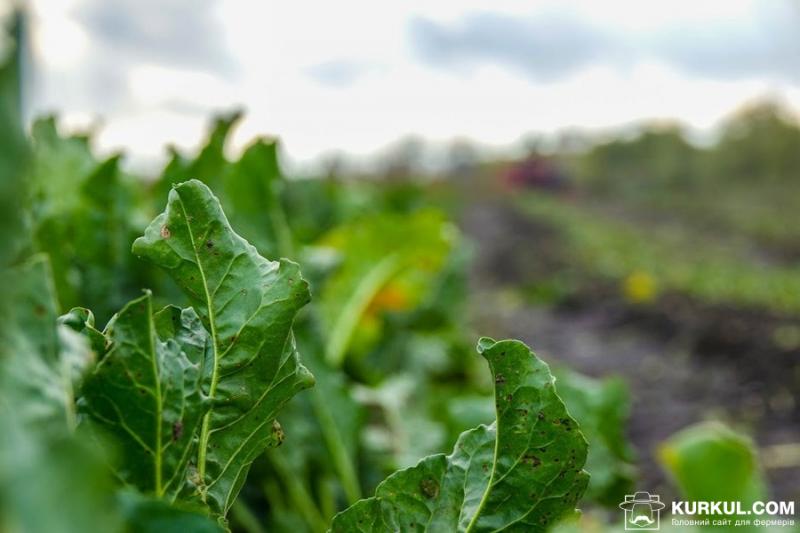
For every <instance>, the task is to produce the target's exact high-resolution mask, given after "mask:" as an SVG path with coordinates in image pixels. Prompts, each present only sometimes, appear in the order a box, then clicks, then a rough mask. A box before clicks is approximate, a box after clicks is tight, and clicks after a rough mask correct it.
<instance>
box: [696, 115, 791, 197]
mask: <svg viewBox="0 0 800 533" xmlns="http://www.w3.org/2000/svg"><path fill="white" fill-rule="evenodd" d="M711 164H712V168H713V171H714V172H715V173H716V174H718V175H719V176H720V177H723V178H725V179H733V180H764V181H772V182H776V181H794V182H797V181H798V180H800V126H798V123H797V122H796V121H795V120H792V119H791V118H790V115H789V113H788V111H787V110H786V109H784V108H782V107H781V106H780V105H778V104H777V103H775V102H761V103H758V104H756V105H753V106H750V107H748V108H745V109H744V110H742V111H741V112H739V113H737V114H736V115H734V116H733V117H732V118H731V119H729V120H728V121H727V122H726V123H725V124H724V126H723V128H722V135H721V137H720V140H719V142H718V143H717V146H716V147H715V148H714V150H713V154H712V158H711Z"/></svg>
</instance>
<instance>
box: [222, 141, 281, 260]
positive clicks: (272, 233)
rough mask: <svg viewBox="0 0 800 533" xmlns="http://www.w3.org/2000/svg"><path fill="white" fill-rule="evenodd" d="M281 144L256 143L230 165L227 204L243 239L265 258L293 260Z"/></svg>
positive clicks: (273, 142)
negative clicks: (282, 169)
mask: <svg viewBox="0 0 800 533" xmlns="http://www.w3.org/2000/svg"><path fill="white" fill-rule="evenodd" d="M282 186H283V179H282V176H281V169H280V165H279V162H278V143H277V142H276V141H268V140H266V139H257V140H256V141H255V142H253V143H252V144H251V145H250V146H248V147H247V149H245V151H244V153H243V154H242V157H241V158H240V159H239V161H237V162H236V163H234V164H233V165H231V167H230V176H228V177H227V178H226V180H225V197H224V204H225V207H226V208H227V209H229V212H230V215H231V222H232V223H233V225H235V226H236V227H237V228H238V230H239V231H240V232H241V234H242V236H243V237H245V238H246V239H247V240H248V241H250V242H252V243H253V244H254V245H255V247H256V248H257V249H258V250H259V251H260V252H261V253H264V254H273V255H277V256H283V257H291V256H293V249H292V248H293V246H292V235H291V231H290V230H289V224H288V222H287V220H286V213H285V212H284V209H283V205H282V203H281V198H280V194H281V190H282Z"/></svg>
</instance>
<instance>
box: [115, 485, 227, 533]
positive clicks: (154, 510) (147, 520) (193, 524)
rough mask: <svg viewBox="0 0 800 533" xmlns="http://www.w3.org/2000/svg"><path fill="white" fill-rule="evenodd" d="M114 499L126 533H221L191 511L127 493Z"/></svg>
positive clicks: (214, 524) (212, 523)
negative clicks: (187, 532)
mask: <svg viewBox="0 0 800 533" xmlns="http://www.w3.org/2000/svg"><path fill="white" fill-rule="evenodd" d="M118 499H119V502H120V507H121V511H122V516H123V517H124V519H125V530H126V531H129V532H130V533H184V532H186V531H191V532H192V533H223V529H222V527H221V526H220V525H219V524H217V523H216V522H214V521H213V520H211V519H210V518H209V517H208V516H205V515H203V514H201V513H199V512H197V511H196V510H194V509H189V508H182V507H178V506H175V505H169V504H167V503H165V502H164V501H163V500H156V499H153V498H148V497H145V496H142V495H141V494H138V493H135V492H130V491H125V492H121V493H120V494H119V498H118Z"/></svg>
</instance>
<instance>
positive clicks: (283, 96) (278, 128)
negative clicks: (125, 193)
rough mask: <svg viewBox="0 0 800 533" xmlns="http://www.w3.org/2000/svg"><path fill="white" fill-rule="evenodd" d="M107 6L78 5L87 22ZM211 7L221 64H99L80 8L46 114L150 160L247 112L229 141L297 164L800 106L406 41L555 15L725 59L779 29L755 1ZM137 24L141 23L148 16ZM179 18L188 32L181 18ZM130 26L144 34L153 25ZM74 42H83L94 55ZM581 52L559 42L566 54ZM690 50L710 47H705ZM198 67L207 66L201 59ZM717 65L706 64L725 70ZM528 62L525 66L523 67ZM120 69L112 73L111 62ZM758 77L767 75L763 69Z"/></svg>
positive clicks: (655, 58)
mask: <svg viewBox="0 0 800 533" xmlns="http://www.w3.org/2000/svg"><path fill="white" fill-rule="evenodd" d="M37 2H39V3H42V2H45V0H37ZM100 2H101V0H84V2H83V4H84V6H83V8H82V9H84V10H85V9H87V5H90V4H95V3H100ZM54 3H58V2H54ZM129 3H130V2H129V1H128V0H125V1H124V2H123V4H125V5H128V4H129ZM73 4H74V2H73ZM114 4H115V3H114V2H109V3H108V5H109V6H112V7H111V8H109V7H105V8H104V9H105V11H104V12H105V13H106V14H108V10H109V9H112V10H113V6H114ZM776 4H777V3H776ZM781 5H782V4H781ZM206 6H207V7H208V10H207V11H205V12H204V13H194V14H193V15H192V17H191V20H194V21H199V22H197V25H198V27H200V26H202V27H212V28H215V30H214V31H216V32H217V33H218V34H217V35H214V36H213V40H211V41H209V42H214V43H215V44H214V49H215V51H214V54H212V55H214V58H207V59H209V61H204V60H203V58H199V57H198V58H194V59H193V60H192V61H188V62H187V61H183V59H181V58H184V57H185V53H186V49H185V47H184V48H182V49H181V51H180V52H181V54H177V52H175V51H174V50H173V51H172V52H168V51H164V53H163V54H159V53H157V51H154V50H153V49H152V48H150V49H148V50H149V51H148V53H147V56H146V57H141V56H137V55H134V54H132V53H126V54H124V55H122V56H120V57H115V56H114V55H110V56H109V55H108V54H105V55H104V54H103V51H102V50H99V49H98V48H97V46H96V42H94V41H92V40H91V39H93V38H94V37H92V35H95V34H96V33H97V32H95V33H91V32H89V31H87V30H86V28H85V27H84V26H81V19H80V18H76V17H75V16H74V10H72V8H70V9H67V8H63V9H62V11H61V12H60V15H59V16H58V17H53V18H52V19H51V20H49V21H48V22H47V23H46V24H42V25H41V26H40V27H39V28H38V29H37V32H36V36H35V37H36V40H37V43H38V45H39V47H40V49H41V54H40V56H41V57H40V59H41V64H40V65H39V68H40V69H41V75H40V76H39V80H40V82H41V87H40V88H39V91H38V95H39V97H38V100H37V101H38V105H39V108H40V109H41V108H43V107H49V108H60V109H64V110H66V111H68V112H69V113H70V114H71V115H72V116H81V117H85V116H86V114H87V113H91V112H92V111H94V112H100V113H102V114H103V115H104V118H105V120H104V124H105V126H104V127H103V128H102V130H101V132H100V133H101V135H100V139H99V141H100V142H99V144H100V146H101V147H106V148H110V147H117V146H128V147H130V150H132V151H133V152H134V153H135V154H138V155H140V156H142V155H143V156H151V155H153V154H155V153H160V150H158V148H159V147H161V146H163V145H164V144H166V143H168V142H175V143H177V144H179V145H182V146H189V145H192V144H193V143H196V142H198V140H199V139H200V138H201V136H202V134H203V131H202V128H201V125H202V124H205V123H206V119H207V118H208V114H209V112H210V110H212V109H229V108H231V107H234V106H237V105H244V106H245V108H246V110H247V115H246V117H245V120H244V122H243V123H242V125H241V127H240V128H239V130H238V131H237V132H236V134H235V141H236V143H237V144H238V145H240V146H241V145H243V144H244V143H246V142H247V141H248V140H249V139H250V138H252V137H253V136H254V135H258V134H273V135H279V136H280V137H281V138H282V139H283V141H284V142H283V145H284V147H285V149H286V150H287V152H288V153H289V155H290V156H291V157H292V158H293V159H294V160H296V161H301V162H303V161H309V160H313V159H314V158H315V157H317V156H319V155H320V154H323V153H326V152H328V151H330V150H331V149H341V150H344V151H346V152H349V153H353V154H360V155H366V154H369V153H371V152H373V151H375V150H378V149H380V148H382V147H384V146H386V145H387V144H389V143H390V142H392V141H394V140H396V139H397V138H399V137H402V136H404V135H407V134H420V135H422V136H423V137H426V138H429V139H433V140H440V141H441V140H446V139H449V138H453V137H469V138H472V139H476V140H478V141H481V142H484V143H487V144H507V143H512V142H515V141H516V140H518V139H519V138H520V137H521V136H523V135H524V134H525V133H527V132H529V131H541V132H555V131H558V130H560V129H562V128H565V127H582V128H605V127H609V126H613V125H618V124H624V123H628V122H631V121H635V120H640V119H643V118H648V117H655V118H665V117H672V118H676V119H679V120H682V121H684V122H686V123H688V124H690V125H693V126H695V127H698V128H709V127H711V126H712V125H713V124H714V123H715V121H717V120H718V119H719V118H721V117H722V116H723V115H724V114H726V113H727V112H729V111H731V110H732V109H733V108H734V107H736V106H737V105H739V104H741V103H742V102H744V101H745V100H747V99H749V98H753V97H756V96H759V95H761V94H764V93H774V94H779V95H784V97H785V98H786V99H787V100H788V101H790V102H792V103H794V104H795V105H800V95H798V92H799V91H798V90H797V85H796V84H795V83H794V82H793V81H792V80H791V79H785V78H780V77H775V76H770V75H767V74H765V72H764V71H763V69H762V70H758V69H756V70H754V71H753V74H752V75H749V76H743V77H742V76H739V77H731V76H718V75H714V73H713V72H710V74H709V75H707V76H706V75H703V72H702V70H703V68H702V66H701V67H697V66H695V65H688V64H687V63H686V62H681V61H679V60H678V59H680V58H678V59H675V58H672V59H670V57H668V55H665V54H661V55H658V54H654V53H652V54H643V55H641V56H638V57H637V58H636V59H635V60H633V61H629V62H627V61H623V62H619V61H616V60H615V61H604V60H603V57H598V56H597V55H596V54H590V55H589V56H587V57H588V59H587V58H584V57H583V56H576V57H581V60H580V61H578V62H577V63H574V64H573V65H572V68H571V69H568V70H565V71H564V72H563V74H561V75H558V76H554V77H550V78H549V79H547V81H545V82H542V81H540V80H537V79H534V78H532V77H531V76H529V75H526V73H525V72H524V71H522V70H520V69H518V68H513V67H511V68H510V67H509V64H508V62H504V61H499V60H492V59H491V58H485V57H484V59H482V60H481V61H477V62H472V63H470V64H469V65H468V68H456V69H450V68H443V67H442V66H441V65H430V64H428V63H426V62H424V61H420V60H419V57H418V50H417V49H415V47H414V46H413V44H414V43H411V42H409V37H410V33H409V27H410V26H411V25H412V21H413V20H415V19H417V20H418V19H420V18H424V19H425V20H429V21H433V22H434V23H435V24H437V25H440V26H441V27H442V28H449V27H458V25H459V24H461V23H462V22H463V21H464V19H465V17H467V16H469V14H470V13H480V12H490V13H492V14H494V16H495V17H497V18H498V20H514V21H523V22H524V20H526V18H527V19H530V18H531V17H534V18H535V17H536V16H542V14H547V13H553V12H557V13H558V15H559V17H561V18H562V19H568V20H575V21H578V22H579V23H580V24H584V25H589V26H590V27H591V28H593V29H595V30H596V31H597V32H598V34H599V35H609V34H610V35H614V36H617V37H618V39H619V40H620V41H621V42H623V43H624V44H625V46H629V47H632V49H633V50H634V51H636V50H638V49H639V48H641V49H644V48H645V47H647V49H648V50H655V49H656V48H657V47H656V46H655V45H654V44H653V43H655V42H656V41H658V39H662V41H659V42H661V43H662V44H660V45H659V46H662V45H663V39H666V40H667V44H668V42H669V39H675V38H676V37H675V35H678V36H680V29H681V28H695V29H696V28H703V29H704V30H705V31H706V33H707V34H708V35H710V36H711V37H710V38H714V39H717V40H716V41H715V42H716V43H717V44H715V46H717V45H718V44H719V43H720V42H721V43H722V45H723V46H724V45H725V39H724V38H725V36H727V35H730V32H731V31H733V32H734V34H735V32H737V31H738V32H740V34H741V32H742V31H745V33H746V32H748V31H751V30H752V28H753V27H760V26H754V25H757V24H759V23H763V20H767V23H769V20H770V19H769V17H766V19H764V14H763V13H762V12H763V11H764V8H763V7H762V6H763V4H756V3H755V2H753V1H745V0H726V1H711V2H696V1H692V2H689V1H684V0H677V1H673V2H669V3H667V2H664V3H653V2H640V1H634V0H627V1H616V2H602V3H598V2H590V1H574V2H569V3H565V2H555V1H546V2H540V3H537V4H535V5H534V7H531V3H530V2H518V1H508V0H496V1H493V2H480V1H477V0H466V1H462V2H455V1H446V2H428V1H423V0H409V1H406V2H372V1H370V2H367V1H353V0H343V1H341V2H309V1H307V0H305V1H295V2H275V3H261V2H250V1H245V0H226V1H224V2H217V3H213V4H206ZM209 6H210V7H209ZM73 7H74V6H73ZM772 9H773V10H775V9H777V8H772ZM132 13H134V14H135V15H136V16H139V17H147V11H146V10H134V11H133V12H132ZM171 13H172V15H171V16H172V17H173V18H176V20H178V21H180V18H181V16H180V11H176V10H172V11H171ZM112 14H113V13H112ZM759 17H760V18H759ZM84 18H85V17H84ZM101 18H102V17H101ZM112 18H113V17H112ZM172 20H173V19H169V20H166V21H165V20H163V17H162V18H160V19H159V21H160V22H159V24H160V25H161V26H164V27H169V25H170V24H172V22H170V21H172ZM59 21H61V22H59ZM758 21H761V22H758ZM84 22H85V21H84ZM580 24H579V26H580ZM209 25H210V26H209ZM131 27H133V28H140V29H141V28H147V21H146V20H145V21H142V20H139V21H137V22H136V23H135V24H133V23H132V26H131ZM743 28H744V30H743ZM45 32H46V34H45ZM70 32H73V33H74V35H75V36H76V37H75V38H74V39H71V40H70V43H69V44H67V45H65V49H64V50H61V51H58V52H57V51H54V50H53V44H52V43H53V42H54V41H55V40H56V38H55V37H54V36H58V35H69V34H70ZM675 32H678V33H677V34H676V33H675ZM726 32H728V33H726ZM101 33H102V32H101ZM78 35H83V36H84V37H86V36H88V38H89V39H90V40H89V42H86V41H84V40H82V39H83V37H80V36H78ZM670 35H672V37H670ZM684 35H685V34H684ZM715 36H716V37H715ZM720 36H721V37H720ZM567 37H569V36H567ZM720 39H721V40H720ZM577 41H578V40H577V39H572V40H571V39H569V38H564V36H563V35H562V36H560V37H559V42H561V43H562V45H561V46H568V45H570V44H574V43H575V42H577ZM159 42H162V43H167V44H165V45H164V46H168V45H169V43H170V42H172V41H171V40H170V39H169V35H167V36H164V38H163V39H162V40H161V41H159ZM531 42H533V41H531ZM692 42H695V43H698V44H695V45H692V46H698V47H699V46H702V41H701V40H698V39H695V40H694V41H692ZM47 43H51V44H47ZM534 44H536V43H535V42H534ZM734 44H736V43H733V42H732V43H731V46H732V49H733V48H734V47H733V45H734ZM536 45H537V46H543V45H542V44H536ZM504 46H505V45H504ZM70 47H72V49H70ZM131 47H133V48H134V49H135V43H133V44H131V43H128V44H127V45H126V50H130V49H131ZM637 47H638V48H637ZM218 49H219V50H218ZM48 50H49V51H48ZM189 50H191V48H189ZM511 52H513V50H511ZM196 53H197V54H200V55H202V54H207V53H211V52H208V50H207V47H198V48H197V49H196ZM59 54H61V55H59ZM176 54H177V55H176ZM553 54H554V57H553V61H552V65H553V66H554V67H559V61H560V60H559V58H558V50H554V51H553ZM162 56H163V57H162ZM221 57H227V58H229V60H230V61H231V62H234V63H235V67H236V68H235V73H232V72H231V71H226V69H225V68H217V66H219V62H220V58H221ZM698 57H700V55H698ZM714 57H715V56H714V54H711V55H710V56H708V57H707V58H706V60H707V61H712V62H715V64H717V63H719V64H721V62H720V61H718V60H716V59H714ZM519 58H520V60H521V61H525V59H526V56H524V55H521V56H519ZM210 59H213V61H210ZM115 60H119V61H118V64H117V65H116V66H115V65H114V64H112V63H109V61H112V62H113V61H115ZM160 60H161V61H160ZM750 63H751V66H750V68H751V69H752V68H753V64H755V66H756V67H759V66H761V63H760V60H759V56H758V55H756V56H752V57H751V60H750ZM764 64H765V65H766V62H765V63H764ZM215 65H216V66H215ZM766 66H768V65H766ZM223 67H224V65H223ZM690 67H691V68H690ZM88 78H91V80H89V79H88ZM92 80H94V81H92ZM115 84H119V87H118V86H116V85H115ZM104 88H108V91H107V94H104V93H103V89H104ZM115 94H116V96H115ZM87 95H89V96H88V97H87Z"/></svg>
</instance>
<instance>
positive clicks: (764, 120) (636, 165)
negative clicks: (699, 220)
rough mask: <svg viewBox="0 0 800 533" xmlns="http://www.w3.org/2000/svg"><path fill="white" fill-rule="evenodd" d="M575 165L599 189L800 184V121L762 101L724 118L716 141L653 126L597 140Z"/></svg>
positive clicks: (676, 128) (647, 190) (643, 190)
mask: <svg viewBox="0 0 800 533" xmlns="http://www.w3.org/2000/svg"><path fill="white" fill-rule="evenodd" d="M570 167H572V172H573V174H574V175H575V177H576V178H577V179H578V180H579V181H581V182H583V183H584V184H586V185H587V186H589V187H590V189H592V190H593V191H594V192H596V193H604V192H606V193H620V192H623V193H624V192H631V193H636V192H641V193H652V192H664V191H666V190H670V189H684V190H685V189H688V190H693V189H698V188H703V187H705V186H712V187H717V186H724V185H731V186H743V185H744V186H748V187H749V186H754V185H769V186H775V185H794V184H797V183H798V177H800V125H798V123H797V121H796V120H794V119H793V118H792V117H791V116H790V113H789V112H788V111H787V110H786V109H785V108H783V107H782V106H780V105H779V104H777V103H775V102H759V103H758V104H755V105H752V106H750V107H747V108H745V109H743V110H741V111H740V112H738V113H736V114H735V115H733V116H732V117H731V118H729V119H728V120H727V121H726V122H725V123H723V125H722V127H721V131H720V134H719V137H718V138H717V140H716V142H714V143H713V144H711V145H710V146H698V145H695V144H693V143H691V142H689V140H688V139H687V134H686V131H685V130H684V129H683V128H682V127H680V126H678V125H667V126H649V127H645V128H643V129H641V130H640V131H639V132H638V133H637V134H636V135H635V136H634V137H633V138H616V139H613V140H611V141H608V142H603V143H600V144H596V145H594V146H593V147H592V148H590V149H589V150H588V151H586V152H583V153H581V154H579V155H577V156H576V157H575V158H574V159H572V161H570Z"/></svg>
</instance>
